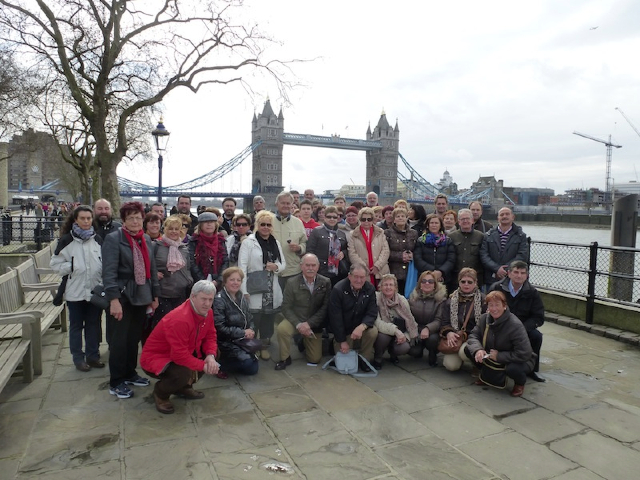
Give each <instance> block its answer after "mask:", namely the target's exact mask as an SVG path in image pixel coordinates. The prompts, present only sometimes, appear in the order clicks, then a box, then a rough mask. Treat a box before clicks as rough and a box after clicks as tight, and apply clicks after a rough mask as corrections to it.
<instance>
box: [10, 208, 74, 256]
mask: <svg viewBox="0 0 640 480" xmlns="http://www.w3.org/2000/svg"><path fill="white" fill-rule="evenodd" d="M61 220H62V219H61V218H58V217H30V216H26V215H20V216H18V217H11V219H8V218H6V217H3V218H1V222H0V245H1V246H8V245H24V247H25V248H24V249H22V251H23V252H37V251H39V250H42V245H43V244H45V243H51V242H52V241H53V240H54V239H55V238H56V237H57V236H58V231H59V230H60V225H61Z"/></svg>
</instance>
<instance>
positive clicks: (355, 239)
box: [348, 225, 389, 278]
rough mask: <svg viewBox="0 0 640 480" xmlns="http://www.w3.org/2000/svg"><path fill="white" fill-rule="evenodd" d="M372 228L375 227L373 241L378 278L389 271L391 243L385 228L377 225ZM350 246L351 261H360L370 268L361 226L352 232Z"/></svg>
mask: <svg viewBox="0 0 640 480" xmlns="http://www.w3.org/2000/svg"><path fill="white" fill-rule="evenodd" d="M371 228H373V239H372V241H371V254H372V257H373V265H374V266H375V267H378V274H377V275H376V278H381V277H382V275H384V274H386V273H389V244H388V243H387V237H385V235H384V230H382V229H381V228H380V227H376V226H375V225H374V226H373V227H371ZM348 248H349V261H350V262H351V263H352V264H354V263H359V264H361V265H365V266H366V267H367V268H369V253H368V252H367V246H366V244H365V241H364V238H363V236H362V232H361V231H360V228H356V229H355V230H354V231H353V232H351V236H350V237H349V246H348Z"/></svg>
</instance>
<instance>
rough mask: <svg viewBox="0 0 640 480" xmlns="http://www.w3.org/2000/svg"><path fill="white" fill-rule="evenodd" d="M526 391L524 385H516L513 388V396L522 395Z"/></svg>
mask: <svg viewBox="0 0 640 480" xmlns="http://www.w3.org/2000/svg"><path fill="white" fill-rule="evenodd" d="M523 393H524V385H518V384H516V385H514V386H513V390H511V396H512V397H521V396H522V394H523Z"/></svg>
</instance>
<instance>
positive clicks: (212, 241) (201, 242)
mask: <svg viewBox="0 0 640 480" xmlns="http://www.w3.org/2000/svg"><path fill="white" fill-rule="evenodd" d="M192 238H194V239H195V240H196V254H195V260H196V264H197V265H198V266H199V267H200V268H201V269H202V274H203V275H204V278H207V276H208V275H209V274H217V273H220V272H218V269H219V268H220V266H221V265H222V258H223V255H222V252H221V251H220V246H222V248H225V245H224V241H221V240H220V234H219V233H214V234H213V235H212V236H207V235H203V234H201V233H196V234H194V235H193V237H192Z"/></svg>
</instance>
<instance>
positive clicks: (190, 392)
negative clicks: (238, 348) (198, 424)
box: [140, 280, 219, 413]
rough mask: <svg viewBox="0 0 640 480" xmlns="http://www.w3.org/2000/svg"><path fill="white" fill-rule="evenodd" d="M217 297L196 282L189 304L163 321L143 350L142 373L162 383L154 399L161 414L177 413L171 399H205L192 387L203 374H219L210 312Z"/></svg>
mask: <svg viewBox="0 0 640 480" xmlns="http://www.w3.org/2000/svg"><path fill="white" fill-rule="evenodd" d="M215 294H216V287H215V285H214V284H213V283H212V282H209V281H207V280H200V281H199V282H196V284H195V285H194V286H193V288H192V289H191V296H190V297H189V298H188V299H187V301H185V302H184V303H183V304H182V305H180V306H179V307H178V308H176V309H174V310H172V311H171V312H169V313H168V314H167V315H166V316H165V317H164V318H163V319H162V320H160V323H158V325H157V326H156V328H154V329H153V331H152V332H151V335H150V336H149V338H148V339H147V341H146V343H145V344H144V347H143V348H142V355H141V357H140V365H141V366H142V369H143V370H144V371H145V372H146V373H147V374H148V375H150V376H152V377H154V378H158V379H159V380H158V382H156V384H155V386H154V389H153V397H154V399H155V403H156V409H157V410H158V411H159V412H160V413H173V412H174V408H173V404H172V403H171V401H170V399H169V397H171V395H178V396H181V397H183V398H186V399H188V400H195V399H200V398H204V393H203V392H198V391H196V390H194V389H193V384H194V383H195V382H196V381H197V380H198V378H199V377H200V376H201V375H202V373H206V374H208V375H216V374H217V373H218V369H219V365H218V362H217V361H216V357H215V356H216V354H217V353H218V343H217V337H216V328H215V325H214V323H213V311H212V310H211V306H212V305H213V298H214V297H215Z"/></svg>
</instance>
